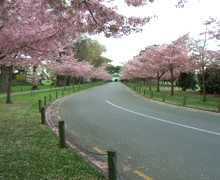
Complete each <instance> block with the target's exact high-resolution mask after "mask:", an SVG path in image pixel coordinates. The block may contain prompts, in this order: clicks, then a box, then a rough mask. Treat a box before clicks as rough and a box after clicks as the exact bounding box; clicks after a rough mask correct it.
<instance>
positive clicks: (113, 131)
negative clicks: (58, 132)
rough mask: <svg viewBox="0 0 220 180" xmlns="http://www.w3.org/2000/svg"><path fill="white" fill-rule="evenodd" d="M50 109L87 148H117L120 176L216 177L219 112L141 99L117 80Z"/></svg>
mask: <svg viewBox="0 0 220 180" xmlns="http://www.w3.org/2000/svg"><path fill="white" fill-rule="evenodd" d="M48 111H49V112H50V115H51V119H52V121H53V122H54V123H55V124H57V122H58V120H60V119H62V120H64V121H65V124H66V129H67V130H68V132H70V133H71V134H72V137H73V138H74V139H75V140H76V141H77V142H78V143H79V144H80V145H81V146H82V147H84V148H86V149H87V150H90V151H94V152H95V151H98V152H101V151H105V152H106V151H107V150H108V149H116V150H117V155H118V169H119V172H120V174H121V176H122V177H123V178H124V179H127V180H139V179H140V180H142V179H144V180H152V179H155V180H161V179H164V180H203V179H204V180H217V179H219V178H220V118H219V117H220V114H219V113H211V112H203V111H199V110H193V109H189V108H184V107H178V106H173V105H168V104H165V103H162V102H156V101H152V100H150V99H144V98H141V97H138V96H137V95H135V94H134V93H132V92H130V91H129V90H128V89H127V88H126V87H125V86H124V85H123V84H122V83H119V82H112V83H108V84H106V85H103V86H99V87H96V88H93V89H90V90H86V91H82V92H80V93H77V94H73V95H69V96H66V97H64V98H62V99H59V100H57V101H55V102H54V103H53V104H52V105H51V106H50V107H49V109H48ZM95 158H96V159H98V160H102V161H105V162H106V157H105V156H96V157H95Z"/></svg>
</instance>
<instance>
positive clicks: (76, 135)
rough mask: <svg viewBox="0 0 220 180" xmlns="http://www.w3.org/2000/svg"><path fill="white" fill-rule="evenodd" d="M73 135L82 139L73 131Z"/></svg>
mask: <svg viewBox="0 0 220 180" xmlns="http://www.w3.org/2000/svg"><path fill="white" fill-rule="evenodd" d="M71 134H73V135H74V136H76V137H77V138H78V139H79V138H80V136H79V135H78V134H77V133H75V132H74V131H71Z"/></svg>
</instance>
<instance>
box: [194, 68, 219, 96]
mask: <svg viewBox="0 0 220 180" xmlns="http://www.w3.org/2000/svg"><path fill="white" fill-rule="evenodd" d="M198 79H199V82H200V83H199V85H200V88H201V91H203V85H202V74H198ZM205 91H206V93H207V94H220V67H218V68H207V69H206V71H205Z"/></svg>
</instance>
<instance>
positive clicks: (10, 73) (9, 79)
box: [6, 66, 13, 104]
mask: <svg viewBox="0 0 220 180" xmlns="http://www.w3.org/2000/svg"><path fill="white" fill-rule="evenodd" d="M12 73H13V66H9V67H8V86H7V99H6V103H7V104H11V103H12V101H11V84H12Z"/></svg>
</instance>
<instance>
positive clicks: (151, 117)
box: [106, 100, 220, 136]
mask: <svg viewBox="0 0 220 180" xmlns="http://www.w3.org/2000/svg"><path fill="white" fill-rule="evenodd" d="M106 102H107V103H108V104H110V105H112V106H114V107H116V108H118V109H122V110H124V111H127V112H130V113H133V114H137V115H139V116H143V117H147V118H150V119H154V120H157V121H161V122H164V123H168V124H173V125H176V126H181V127H185V128H188V129H193V130H197V131H202V132H206V133H209V134H214V135H218V136H220V133H217V132H213V131H208V130H205V129H200V128H196V127H192V126H187V125H184V124H179V123H175V122H171V121H167V120H164V119H159V118H156V117H153V116H148V115H145V114H141V113H138V112H135V111H131V110H129V109H125V108H123V107H120V106H117V105H115V104H113V103H111V102H109V101H108V100H106Z"/></svg>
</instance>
